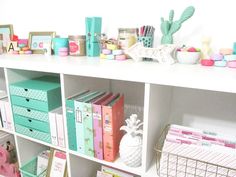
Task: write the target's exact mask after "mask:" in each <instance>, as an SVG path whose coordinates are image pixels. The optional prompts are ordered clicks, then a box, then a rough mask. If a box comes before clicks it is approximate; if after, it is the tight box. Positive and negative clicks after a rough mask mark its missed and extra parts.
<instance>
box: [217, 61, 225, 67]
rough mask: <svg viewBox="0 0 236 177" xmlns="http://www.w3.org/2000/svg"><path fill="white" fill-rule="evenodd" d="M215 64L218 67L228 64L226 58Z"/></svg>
mask: <svg viewBox="0 0 236 177" xmlns="http://www.w3.org/2000/svg"><path fill="white" fill-rule="evenodd" d="M214 65H215V66H218V67H225V66H226V65H227V61H225V60H221V61H215V64H214Z"/></svg>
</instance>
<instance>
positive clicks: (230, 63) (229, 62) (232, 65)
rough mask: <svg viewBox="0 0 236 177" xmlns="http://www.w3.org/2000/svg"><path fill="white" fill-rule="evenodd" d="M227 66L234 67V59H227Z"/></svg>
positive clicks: (235, 65)
mask: <svg viewBox="0 0 236 177" xmlns="http://www.w3.org/2000/svg"><path fill="white" fill-rule="evenodd" d="M227 66H228V67H229V68H236V61H228V63H227Z"/></svg>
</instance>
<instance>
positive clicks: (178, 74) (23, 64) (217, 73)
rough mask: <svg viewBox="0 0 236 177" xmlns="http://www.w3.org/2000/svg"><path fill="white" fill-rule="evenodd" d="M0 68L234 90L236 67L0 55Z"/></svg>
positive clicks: (215, 89)
mask: <svg viewBox="0 0 236 177" xmlns="http://www.w3.org/2000/svg"><path fill="white" fill-rule="evenodd" d="M0 67H5V68H13V69H21V70H32V71H42V72H51V73H63V74H69V75H80V76H89V77H97V78H107V79H114V80H126V81H134V82H142V83H151V84H160V85H170V86H177V87H186V88H196V89H204V90H212V91H222V92H230V93H236V69H232V68H227V67H225V68H220V67H206V66H205V67H204V66H201V65H184V64H174V65H162V64H159V63H157V62H148V61H146V62H134V61H133V60H131V59H130V60H126V61H115V60H104V59H99V58H97V57H73V56H68V57H58V56H44V55H10V54H4V55H0Z"/></svg>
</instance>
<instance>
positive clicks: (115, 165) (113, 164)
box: [69, 150, 143, 176]
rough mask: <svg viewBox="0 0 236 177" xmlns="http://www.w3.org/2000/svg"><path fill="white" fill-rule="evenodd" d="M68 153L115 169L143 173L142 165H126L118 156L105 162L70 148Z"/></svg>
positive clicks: (137, 173) (136, 173)
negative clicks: (134, 166) (135, 166)
mask: <svg viewBox="0 0 236 177" xmlns="http://www.w3.org/2000/svg"><path fill="white" fill-rule="evenodd" d="M69 153H70V154H73V155H75V156H78V157H82V158H85V159H88V160H92V161H94V162H98V163H100V164H103V165H107V166H110V167H113V168H117V169H120V170H123V171H126V172H129V173H133V174H135V175H140V176H142V174H143V171H142V166H141V167H137V168H132V167H128V166H127V165H125V164H124V163H123V162H122V161H121V160H120V158H118V159H117V160H116V161H115V162H107V161H104V160H100V159H97V158H94V157H89V156H87V155H83V154H80V153H78V152H75V151H72V150H69Z"/></svg>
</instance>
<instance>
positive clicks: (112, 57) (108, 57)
mask: <svg viewBox="0 0 236 177" xmlns="http://www.w3.org/2000/svg"><path fill="white" fill-rule="evenodd" d="M106 59H108V60H114V59H115V56H114V55H106Z"/></svg>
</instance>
